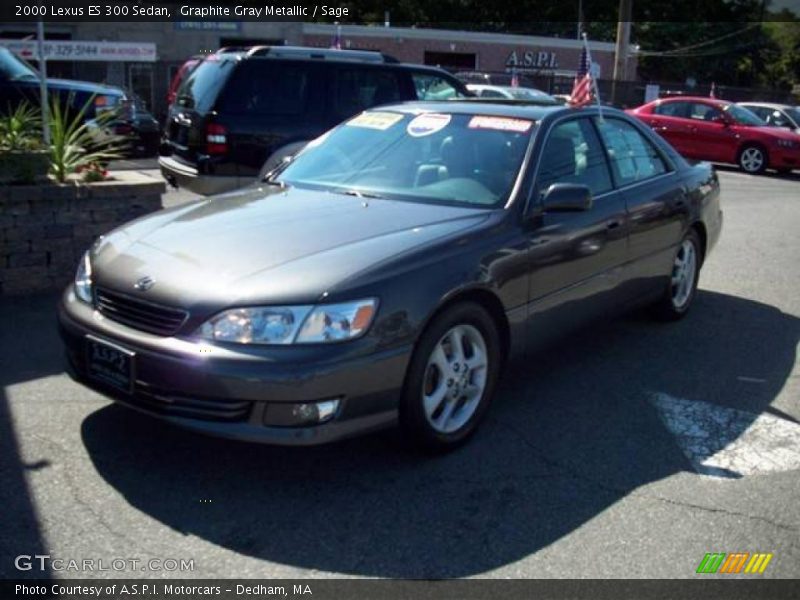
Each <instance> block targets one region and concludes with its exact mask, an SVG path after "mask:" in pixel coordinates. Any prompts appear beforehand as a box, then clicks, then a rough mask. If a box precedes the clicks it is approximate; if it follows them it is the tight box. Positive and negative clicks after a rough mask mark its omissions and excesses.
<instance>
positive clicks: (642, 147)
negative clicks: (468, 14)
mask: <svg viewBox="0 0 800 600" xmlns="http://www.w3.org/2000/svg"><path fill="white" fill-rule="evenodd" d="M721 225H722V212H721V210H720V205H719V184H718V180H717V176H716V174H715V172H714V171H713V169H712V168H711V167H710V166H709V165H708V164H705V163H700V164H696V165H689V164H687V162H686V161H684V160H683V159H682V158H681V157H680V156H679V155H678V154H677V153H676V152H675V151H674V150H673V149H672V148H671V147H670V146H669V145H668V144H667V143H666V142H665V141H663V140H662V139H661V138H660V137H658V136H656V135H654V134H653V133H652V132H651V131H650V130H649V129H648V128H647V127H644V126H643V125H642V124H640V123H639V122H638V121H636V120H634V119H632V118H630V117H628V116H627V115H625V114H624V113H622V112H619V111H616V110H613V109H606V108H603V109H602V113H599V112H598V109H597V108H582V109H573V108H564V107H552V106H535V105H519V104H492V103H490V102H485V101H474V100H465V101H455V102H448V103H407V104H399V105H392V106H385V107H381V108H378V109H374V110H369V111H366V112H364V113H361V114H360V115H358V116H356V117H354V118H352V119H350V120H349V121H347V122H345V123H343V124H342V125H340V126H338V127H336V128H335V129H333V130H331V131H330V132H328V133H326V134H325V135H323V136H321V137H320V138H318V139H316V140H315V141H313V142H311V143H310V144H309V145H308V146H306V147H305V148H304V149H303V150H302V151H301V152H299V153H298V154H297V155H295V156H294V157H292V158H290V159H287V160H285V161H284V162H283V163H281V165H280V166H279V167H278V168H277V169H275V170H274V171H272V172H271V173H269V174H268V175H267V176H266V178H265V179H264V180H263V181H261V182H260V183H257V184H255V185H253V186H251V187H248V188H244V189H242V190H239V191H236V192H232V193H229V194H225V195H222V196H217V197H212V198H208V199H204V200H201V201H197V202H194V203H191V204H187V205H184V206H180V207H177V208H173V209H169V210H163V211H160V212H158V213H155V214H151V215H149V216H146V217H143V218H140V219H138V220H136V221H133V222H131V223H129V224H127V225H125V226H123V227H121V228H119V229H117V230H115V231H112V232H110V233H109V234H108V235H105V236H103V237H101V238H100V239H98V240H97V242H96V243H95V244H94V245H93V246H92V248H91V249H89V251H87V252H86V254H85V256H84V257H83V259H82V260H81V261H80V265H79V266H78V269H77V273H76V275H75V281H74V283H73V284H72V285H70V286H69V287H68V289H67V290H66V291H65V293H64V295H63V299H62V301H61V304H60V310H59V322H60V329H61V334H62V337H63V339H64V342H65V344H66V348H67V357H68V362H69V366H70V371H71V373H72V375H73V376H74V377H75V378H76V379H77V380H78V381H80V382H82V383H83V384H85V385H87V386H89V387H91V388H93V389H96V390H98V391H100V392H102V393H104V394H106V395H108V396H110V397H112V398H114V399H115V400H117V401H119V402H120V403H122V404H125V405H127V406H130V407H132V408H135V409H138V410H141V411H144V412H146V413H148V414H151V415H154V416H157V417H160V418H163V419H166V420H168V421H171V422H173V423H175V424H178V425H182V426H185V427H189V428H191V429H194V430H196V431H200V432H204V433H209V434H214V435H221V436H227V437H232V438H238V439H244V440H252V441H259V442H271V443H277V444H315V443H321V442H328V441H331V440H337V439H340V438H343V437H347V436H351V435H355V434H360V433H364V432H367V431H372V430H376V429H379V428H383V427H387V426H392V425H395V424H399V425H400V426H401V427H402V428H403V431H404V432H405V433H406V434H407V435H408V437H409V439H412V440H414V441H415V442H417V443H419V444H420V445H422V446H424V447H428V448H433V449H446V448H450V447H454V446H456V445H458V444H459V443H461V442H463V441H464V440H466V439H467V438H468V437H469V436H470V435H471V434H472V433H473V432H474V431H475V429H476V427H477V426H478V424H479V422H480V421H481V418H482V417H483V416H484V415H485V413H486V411H487V409H488V408H489V404H490V402H491V400H492V395H493V393H494V390H495V387H496V385H497V381H498V377H499V376H500V374H501V372H502V368H503V365H504V364H505V363H506V362H507V361H508V360H509V359H512V358H515V357H521V356H526V355H529V354H530V353H532V352H535V351H536V349H537V348H540V347H542V346H543V345H545V344H547V343H549V342H550V341H551V340H552V339H553V338H554V337H556V336H558V335H562V334H563V333H564V332H566V331H568V330H570V329H572V328H574V327H576V326H579V325H580V324H582V323H585V322H586V321H588V320H590V319H592V318H594V317H597V316H603V317H608V316H609V315H610V314H613V313H616V312H619V311H622V310H627V309H629V308H630V307H632V306H635V305H650V306H651V307H652V312H653V314H654V315H655V316H657V317H659V318H661V319H678V318H680V317H682V316H683V315H685V314H686V312H687V311H688V310H689V308H690V306H691V305H692V300H693V298H694V296H695V290H696V287H697V280H698V275H699V273H700V268H701V266H702V264H703V260H704V259H705V257H706V256H707V254H708V252H709V251H710V249H711V248H712V246H713V245H714V244H715V242H716V241H717V238H718V237H719V234H720V229H721Z"/></svg>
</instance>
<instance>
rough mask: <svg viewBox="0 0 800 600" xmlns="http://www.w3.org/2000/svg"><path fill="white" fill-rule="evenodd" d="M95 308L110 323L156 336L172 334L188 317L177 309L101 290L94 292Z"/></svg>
mask: <svg viewBox="0 0 800 600" xmlns="http://www.w3.org/2000/svg"><path fill="white" fill-rule="evenodd" d="M95 308H97V310H98V311H99V312H100V314H102V315H103V316H104V317H108V318H109V319H111V320H112V321H116V322H117V323H122V324H123V325H128V326H129V327H133V328H134V329H141V330H142V331H147V332H149V333H155V334H158V335H172V334H174V333H175V332H177V331H178V329H180V327H181V325H183V324H184V323H185V322H186V319H187V317H188V316H189V313H188V312H186V311H185V310H181V309H179V308H172V307H170V306H161V305H160V304H152V303H150V302H144V301H142V300H139V299H137V298H132V297H131V296H126V295H124V294H119V293H117V292H112V291H110V290H106V289H103V288H98V289H97V291H96V292H95Z"/></svg>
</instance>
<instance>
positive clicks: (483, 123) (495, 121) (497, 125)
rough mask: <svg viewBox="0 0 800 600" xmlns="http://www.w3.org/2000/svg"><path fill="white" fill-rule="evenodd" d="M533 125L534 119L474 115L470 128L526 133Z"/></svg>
mask: <svg viewBox="0 0 800 600" xmlns="http://www.w3.org/2000/svg"><path fill="white" fill-rule="evenodd" d="M531 125H533V122H532V121H527V120H525V119H509V118H508V117H482V116H478V117H472V119H470V121H469V128H470V129H494V130H495V131H514V132H516V133H526V132H527V131H528V130H529V129H530V128H531Z"/></svg>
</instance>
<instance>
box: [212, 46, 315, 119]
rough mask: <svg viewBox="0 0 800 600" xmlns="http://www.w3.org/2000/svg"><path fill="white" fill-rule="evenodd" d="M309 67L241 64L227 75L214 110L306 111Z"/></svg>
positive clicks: (253, 112) (256, 62)
mask: <svg viewBox="0 0 800 600" xmlns="http://www.w3.org/2000/svg"><path fill="white" fill-rule="evenodd" d="M310 75H311V73H310V69H309V67H308V66H305V65H302V64H297V63H293V64H285V63H279V62H275V61H271V60H250V61H247V62H245V63H243V64H242V65H241V66H240V67H239V68H238V69H236V73H234V75H233V76H232V77H231V78H230V81H229V82H228V85H226V86H225V91H223V92H222V95H221V97H220V99H219V102H218V103H217V110H219V111H220V112H222V113H226V114H235V115H259V116H268V115H299V114H301V113H303V112H305V110H306V106H307V103H308V91H309V85H310Z"/></svg>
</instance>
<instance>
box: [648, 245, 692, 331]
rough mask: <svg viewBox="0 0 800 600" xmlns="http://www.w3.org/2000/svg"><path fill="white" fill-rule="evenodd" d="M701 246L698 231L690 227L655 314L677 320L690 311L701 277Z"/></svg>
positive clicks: (656, 306)
mask: <svg viewBox="0 0 800 600" xmlns="http://www.w3.org/2000/svg"><path fill="white" fill-rule="evenodd" d="M700 248H701V246H700V238H699V237H698V235H697V232H696V231H695V230H694V229H690V230H689V232H688V233H687V234H686V236H685V237H684V238H683V240H682V241H681V244H680V246H679V247H678V251H677V253H676V254H675V259H674V260H673V262H672V272H671V274H670V279H669V285H668V286H667V288H666V290H665V291H664V295H663V296H662V297H661V299H660V300H659V301H658V302H657V303H656V304H655V306H654V309H655V314H656V316H657V317H658V318H660V319H661V320H664V321H676V320H678V319H680V318H682V317H683V316H684V315H686V313H687V312H689V308H690V307H691V305H692V301H693V300H694V297H695V294H696V293H697V282H698V280H699V277H700V266H701V263H702V255H701V250H700Z"/></svg>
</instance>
